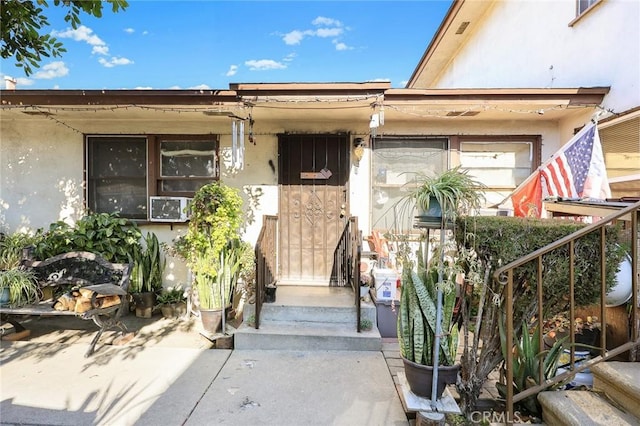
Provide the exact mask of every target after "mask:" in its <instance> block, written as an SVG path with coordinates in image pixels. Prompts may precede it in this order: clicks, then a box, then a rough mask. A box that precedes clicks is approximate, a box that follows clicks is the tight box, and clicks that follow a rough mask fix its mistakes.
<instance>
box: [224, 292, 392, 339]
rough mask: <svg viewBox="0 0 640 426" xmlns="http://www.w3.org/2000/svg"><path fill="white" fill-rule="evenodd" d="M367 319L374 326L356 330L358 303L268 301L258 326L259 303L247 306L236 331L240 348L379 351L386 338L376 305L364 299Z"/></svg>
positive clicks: (363, 306)
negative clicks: (367, 329) (315, 304)
mask: <svg viewBox="0 0 640 426" xmlns="http://www.w3.org/2000/svg"><path fill="white" fill-rule="evenodd" d="M361 312H362V314H361V315H362V316H361V318H363V319H365V318H366V319H368V320H369V321H371V324H372V325H373V327H372V330H369V331H362V332H360V333H358V332H357V331H356V307H355V306H348V307H344V306H343V307H331V306H300V305H279V304H271V303H269V304H264V305H263V306H262V311H261V316H260V328H259V329H258V330H256V329H255V326H254V325H253V324H255V322H254V321H255V305H246V306H245V307H244V309H243V318H244V321H243V323H242V325H241V326H240V327H239V328H238V330H236V332H235V334H234V347H235V348H236V349H279V350H354V351H369V350H373V351H379V350H381V348H382V338H381V336H380V332H379V331H378V328H377V326H376V309H375V306H373V304H372V303H368V304H365V303H363V305H362V307H361Z"/></svg>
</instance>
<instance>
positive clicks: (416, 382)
mask: <svg viewBox="0 0 640 426" xmlns="http://www.w3.org/2000/svg"><path fill="white" fill-rule="evenodd" d="M402 362H403V363H404V374H405V376H406V377H407V382H408V383H409V389H411V392H413V393H414V394H416V395H417V396H421V397H423V398H431V381H432V377H433V367H432V366H430V365H422V364H416V363H415V362H413V361H409V360H408V359H405V358H404V357H403V358H402ZM459 370H460V364H456V365H451V366H442V365H441V366H439V367H438V385H437V389H436V392H437V395H436V396H437V398H440V397H441V396H442V393H443V392H444V388H445V387H446V386H447V385H450V384H454V383H455V382H456V380H457V378H458V371H459Z"/></svg>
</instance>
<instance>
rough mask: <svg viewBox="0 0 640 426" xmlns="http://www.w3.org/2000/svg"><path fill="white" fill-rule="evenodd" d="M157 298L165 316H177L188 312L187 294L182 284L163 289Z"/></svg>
mask: <svg viewBox="0 0 640 426" xmlns="http://www.w3.org/2000/svg"><path fill="white" fill-rule="evenodd" d="M156 300H157V301H158V306H159V307H160V312H162V316H163V317H165V318H168V319H170V318H177V317H180V316H182V315H184V314H185V313H186V312H187V296H186V293H185V290H184V288H183V286H182V285H177V286H175V287H167V288H165V289H163V290H162V291H161V292H160V294H159V295H158V297H157V299H156Z"/></svg>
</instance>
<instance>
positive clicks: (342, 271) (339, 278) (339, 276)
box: [331, 216, 362, 332]
mask: <svg viewBox="0 0 640 426" xmlns="http://www.w3.org/2000/svg"><path fill="white" fill-rule="evenodd" d="M361 253H362V233H361V232H360V231H359V230H358V218H357V217H355V216H352V217H350V218H349V220H348V221H347V223H346V224H345V225H344V229H343V230H342V234H341V235H340V239H339V240H338V244H337V245H336V249H335V251H334V252H333V270H332V272H331V282H332V283H335V285H336V286H338V287H348V286H350V287H351V288H352V289H353V293H354V297H355V305H356V330H357V331H358V332H360V331H361V329H360V256H361Z"/></svg>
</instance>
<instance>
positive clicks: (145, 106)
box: [0, 83, 609, 133]
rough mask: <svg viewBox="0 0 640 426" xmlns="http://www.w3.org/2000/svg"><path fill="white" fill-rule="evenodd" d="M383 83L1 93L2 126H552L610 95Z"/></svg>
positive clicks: (96, 128) (156, 128) (161, 128)
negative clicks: (237, 122) (376, 122)
mask: <svg viewBox="0 0 640 426" xmlns="http://www.w3.org/2000/svg"><path fill="white" fill-rule="evenodd" d="M385 85H386V86H387V87H385ZM385 85H378V87H370V86H369V87H366V88H360V90H348V89H345V88H344V87H342V86H339V87H340V90H335V86H332V87H334V89H322V88H320V89H319V88H318V87H317V86H314V85H307V86H309V87H307V88H306V89H300V88H299V86H300V85H296V86H295V88H293V87H291V86H285V87H275V85H267V86H265V87H259V88H258V89H259V90H258V89H256V88H255V86H249V85H245V86H242V85H238V86H237V89H238V90H227V91H207V92H201V91H100V90H97V91H49V90H44V91H29V90H24V91H23V90H16V91H7V90H2V91H0V96H1V99H2V105H1V106H0V108H1V109H0V120H2V122H5V121H6V122H8V121H16V122H27V121H30V122H33V121H34V120H38V119H41V120H52V121H54V122H56V123H58V124H60V125H62V126H68V127H70V128H72V129H74V130H77V131H79V132H81V133H94V132H108V133H121V132H122V131H129V132H130V131H131V130H130V129H132V128H138V129H141V131H143V132H151V131H153V132H166V133H173V132H172V130H171V129H172V128H174V127H175V123H176V121H179V123H180V125H181V127H186V128H189V129H192V130H193V131H194V132H196V131H197V132H209V131H211V132H216V130H215V128H216V127H218V126H224V125H225V124H226V123H228V122H229V121H230V120H231V119H233V118H241V119H248V118H249V117H251V118H252V119H253V120H254V121H255V125H256V126H260V125H265V124H266V123H268V124H269V126H270V127H272V128H279V129H282V131H287V129H296V130H298V131H300V130H299V129H301V128H303V126H304V125H306V124H315V123H327V122H329V123H332V127H333V128H335V129H345V130H350V131H353V130H354V129H355V130H362V131H367V130H368V128H369V120H370V118H371V115H372V114H373V113H376V112H380V111H382V110H383V111H384V119H385V124H391V123H407V122H418V121H419V122H425V121H436V122H441V123H442V122H445V121H451V120H455V121H456V122H459V121H460V120H462V121H464V122H467V121H471V122H473V121H504V120H510V121H513V120H526V121H531V120H533V121H556V120H561V119H563V118H566V117H568V116H571V115H572V114H574V113H576V111H577V110H580V109H583V108H585V107H590V108H592V107H595V106H597V105H599V104H600V103H601V102H602V99H603V97H604V96H605V95H606V93H608V91H609V88H607V87H601V88H572V89H456V90H448V89H447V90H416V89H390V88H388V83H385ZM283 86H284V85H283ZM303 86H304V85H303ZM5 124H6V123H5ZM123 129H129V130H123ZM151 129H152V130H151ZM207 129H210V130H207Z"/></svg>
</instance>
